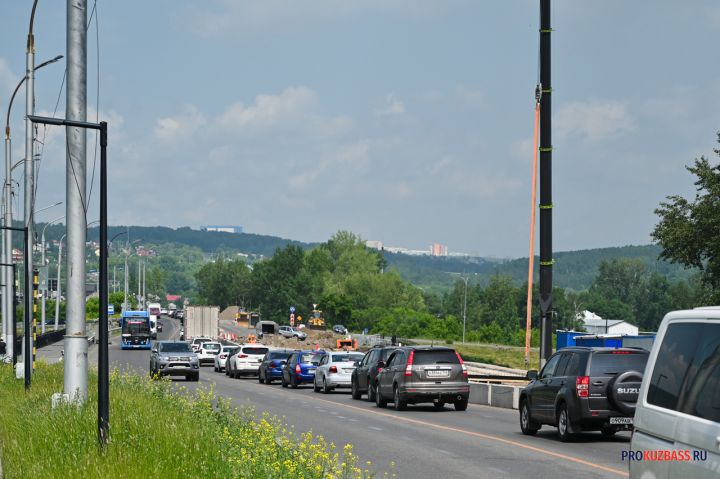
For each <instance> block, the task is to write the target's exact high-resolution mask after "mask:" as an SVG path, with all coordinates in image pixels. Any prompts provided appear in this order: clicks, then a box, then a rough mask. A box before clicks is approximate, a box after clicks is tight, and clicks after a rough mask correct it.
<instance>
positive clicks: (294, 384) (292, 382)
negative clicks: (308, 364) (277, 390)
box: [290, 376, 298, 389]
mask: <svg viewBox="0 0 720 479" xmlns="http://www.w3.org/2000/svg"><path fill="white" fill-rule="evenodd" d="M290 387H291V388H293V389H297V387H298V383H297V379H295V376H290Z"/></svg>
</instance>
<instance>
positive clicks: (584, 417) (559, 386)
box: [520, 347, 649, 441]
mask: <svg viewBox="0 0 720 479" xmlns="http://www.w3.org/2000/svg"><path fill="white" fill-rule="evenodd" d="M648 355H649V353H648V351H645V350H643V349H637V348H619V349H613V348H589V347H571V348H565V349H562V350H561V351H558V352H557V353H555V354H554V355H553V356H551V357H550V359H549V360H548V362H547V364H545V367H544V368H543V369H542V371H540V374H538V373H537V371H528V376H527V377H528V379H530V380H531V381H530V384H528V385H527V386H526V387H525V388H524V389H523V390H522V391H520V429H521V430H522V432H523V434H527V435H531V436H532V435H534V434H535V433H536V432H537V431H538V429H540V427H541V425H543V424H549V425H551V426H557V429H558V433H559V435H560V440H561V441H568V440H570V439H571V438H572V435H573V434H574V433H577V432H580V431H582V430H595V431H596V430H600V432H601V433H602V434H603V436H607V437H610V436H612V435H613V434H615V433H616V432H617V431H618V430H620V429H631V428H632V423H633V414H634V413H635V403H636V402H637V398H638V393H639V392H640V383H641V382H642V377H643V372H644V371H645V365H646V363H647V360H648Z"/></svg>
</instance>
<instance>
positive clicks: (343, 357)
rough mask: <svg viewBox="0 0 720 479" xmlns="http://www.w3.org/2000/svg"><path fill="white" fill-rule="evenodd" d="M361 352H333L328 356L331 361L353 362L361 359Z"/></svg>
mask: <svg viewBox="0 0 720 479" xmlns="http://www.w3.org/2000/svg"><path fill="white" fill-rule="evenodd" d="M362 358H363V355H362V354H333V355H332V357H331V358H330V362H332V363H354V362H355V361H362Z"/></svg>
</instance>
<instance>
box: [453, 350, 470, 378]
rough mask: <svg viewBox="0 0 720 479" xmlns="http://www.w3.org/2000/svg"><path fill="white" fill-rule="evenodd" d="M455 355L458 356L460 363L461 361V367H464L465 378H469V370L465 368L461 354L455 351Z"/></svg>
mask: <svg viewBox="0 0 720 479" xmlns="http://www.w3.org/2000/svg"><path fill="white" fill-rule="evenodd" d="M455 355H457V358H458V361H460V366H462V372H463V377H468V370H467V366H465V361H463V360H462V358H461V357H460V353H458V352H457V351H455Z"/></svg>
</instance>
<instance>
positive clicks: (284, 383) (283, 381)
mask: <svg viewBox="0 0 720 479" xmlns="http://www.w3.org/2000/svg"><path fill="white" fill-rule="evenodd" d="M282 387H284V388H286V387H288V383H287V381H285V375H284V374H283V377H282Z"/></svg>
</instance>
